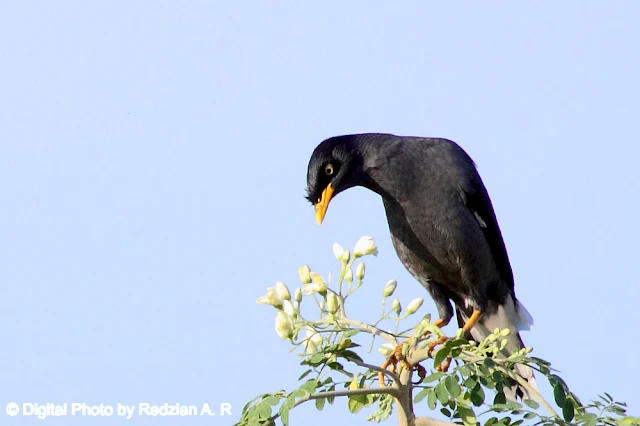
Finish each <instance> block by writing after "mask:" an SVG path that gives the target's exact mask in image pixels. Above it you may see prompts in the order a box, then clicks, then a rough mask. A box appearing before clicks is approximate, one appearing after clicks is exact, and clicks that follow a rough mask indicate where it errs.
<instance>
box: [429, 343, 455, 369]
mask: <svg viewBox="0 0 640 426" xmlns="http://www.w3.org/2000/svg"><path fill="white" fill-rule="evenodd" d="M449 353H451V350H450V349H449V348H447V347H446V346H444V347H442V348H440V349H438V352H436V356H434V357H433V365H440V364H442V361H444V360H445V358H447V356H449Z"/></svg>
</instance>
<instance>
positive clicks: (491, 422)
mask: <svg viewBox="0 0 640 426" xmlns="http://www.w3.org/2000/svg"><path fill="white" fill-rule="evenodd" d="M496 423H498V418H497V417H491V418H490V419H489V420H487V421H486V422H485V424H484V426H493V425H494V424H496Z"/></svg>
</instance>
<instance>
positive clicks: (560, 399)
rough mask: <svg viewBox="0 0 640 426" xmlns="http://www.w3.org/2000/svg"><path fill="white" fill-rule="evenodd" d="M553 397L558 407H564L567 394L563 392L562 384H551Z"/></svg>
mask: <svg viewBox="0 0 640 426" xmlns="http://www.w3.org/2000/svg"><path fill="white" fill-rule="evenodd" d="M553 399H555V400H556V404H558V407H560V408H564V406H565V404H566V403H567V395H566V394H565V393H564V389H562V385H561V384H560V383H558V382H556V384H555V385H554V386H553Z"/></svg>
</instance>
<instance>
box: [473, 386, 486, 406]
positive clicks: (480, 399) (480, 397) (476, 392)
mask: <svg viewBox="0 0 640 426" xmlns="http://www.w3.org/2000/svg"><path fill="white" fill-rule="evenodd" d="M469 397H470V399H471V403H472V404H473V405H475V406H476V407H479V406H481V405H482V404H484V398H485V395H484V390H482V386H480V384H477V385H476V386H475V387H474V388H473V390H471V393H470V394H469Z"/></svg>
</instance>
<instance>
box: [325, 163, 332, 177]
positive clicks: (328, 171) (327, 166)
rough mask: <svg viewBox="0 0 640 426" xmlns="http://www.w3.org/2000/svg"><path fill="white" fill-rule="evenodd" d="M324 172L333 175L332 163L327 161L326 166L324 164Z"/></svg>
mask: <svg viewBox="0 0 640 426" xmlns="http://www.w3.org/2000/svg"><path fill="white" fill-rule="evenodd" d="M324 173H325V174H326V175H327V176H331V175H333V164H331V163H329V164H327V165H326V166H324Z"/></svg>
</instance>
